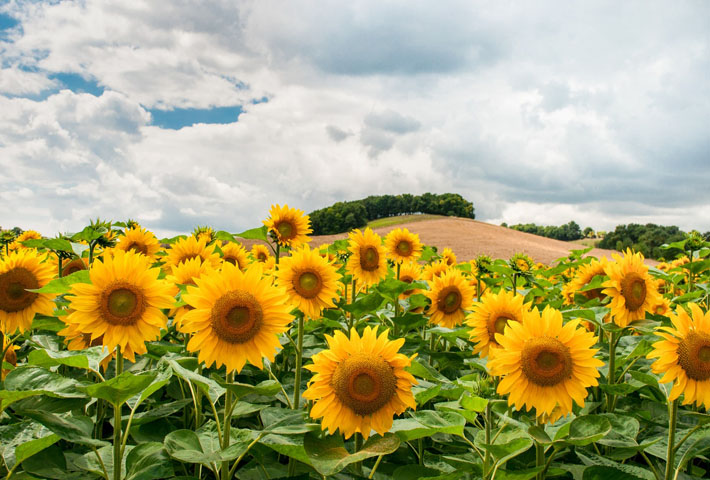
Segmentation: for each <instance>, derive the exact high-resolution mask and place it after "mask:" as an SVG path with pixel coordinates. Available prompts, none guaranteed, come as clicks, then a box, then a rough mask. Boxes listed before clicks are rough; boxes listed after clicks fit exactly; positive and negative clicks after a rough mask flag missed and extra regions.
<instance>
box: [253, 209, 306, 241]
mask: <svg viewBox="0 0 710 480" xmlns="http://www.w3.org/2000/svg"><path fill="white" fill-rule="evenodd" d="M264 225H266V228H268V229H269V231H270V232H271V233H272V235H274V236H275V237H276V241H277V242H278V243H280V244H281V245H287V246H289V247H292V248H295V247H298V246H299V245H301V244H304V243H308V242H309V241H310V240H311V239H310V238H309V237H308V234H309V233H311V232H312V231H313V230H312V229H311V220H310V217H309V216H308V215H304V214H303V210H298V209H296V208H289V206H288V205H284V206H283V207H281V206H279V205H272V206H271V209H270V210H269V218H267V219H266V220H264Z"/></svg>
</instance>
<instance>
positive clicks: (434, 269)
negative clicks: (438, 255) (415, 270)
mask: <svg viewBox="0 0 710 480" xmlns="http://www.w3.org/2000/svg"><path fill="white" fill-rule="evenodd" d="M449 268H451V267H449V265H448V264H447V263H446V260H437V261H436V262H434V263H430V264H429V265H427V266H425V267H424V270H423V271H422V279H423V280H426V281H427V282H429V281H431V280H434V279H435V278H436V277H440V276H441V275H442V274H443V273H444V272H446V271H447V270H448V269H449Z"/></svg>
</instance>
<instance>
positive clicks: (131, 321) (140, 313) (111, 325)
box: [59, 250, 175, 361]
mask: <svg viewBox="0 0 710 480" xmlns="http://www.w3.org/2000/svg"><path fill="white" fill-rule="evenodd" d="M149 267H150V265H149V263H148V260H147V258H146V257H145V256H144V255H141V254H139V253H136V252H133V251H128V252H124V251H123V250H114V251H113V253H112V254H111V255H107V256H105V257H104V259H103V261H101V262H94V264H93V265H92V266H91V269H90V270H89V276H90V278H91V283H75V284H73V285H72V286H71V290H70V292H69V297H68V298H69V302H70V304H69V308H71V309H73V310H74V312H73V313H71V314H69V315H67V316H66V317H65V318H64V322H65V323H66V324H67V328H66V329H64V330H62V331H60V332H59V334H60V335H62V336H68V335H69V334H70V333H71V334H73V333H74V332H76V331H79V332H81V333H88V334H91V339H90V341H92V342H93V341H94V340H96V339H98V338H99V337H101V336H103V345H105V346H107V347H108V349H109V350H110V351H113V350H114V349H115V348H116V347H117V346H120V347H121V351H122V352H123V353H124V355H125V356H126V358H128V359H129V360H130V361H134V360H135V357H134V354H136V353H139V354H140V353H146V347H145V342H146V341H150V340H155V339H157V338H158V337H159V335H160V329H161V328H165V326H166V323H167V318H166V317H165V315H164V314H163V312H162V311H161V309H162V308H170V307H172V306H173V304H174V303H175V298H174V294H175V287H174V286H173V285H171V284H170V283H169V282H167V281H165V280H159V279H158V275H159V274H160V269H159V268H149Z"/></svg>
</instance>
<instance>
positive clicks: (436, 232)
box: [244, 218, 657, 264]
mask: <svg viewBox="0 0 710 480" xmlns="http://www.w3.org/2000/svg"><path fill="white" fill-rule="evenodd" d="M395 228H407V229H409V231H410V232H413V233H416V234H418V235H419V239H420V240H421V241H422V242H423V243H425V244H426V245H432V246H436V247H437V248H438V249H439V251H441V250H443V249H444V248H445V247H449V248H451V250H453V251H454V253H455V254H456V258H457V259H458V261H459V262H462V261H467V260H471V259H473V258H476V257H477V256H478V255H481V254H486V255H490V256H491V257H492V258H503V259H508V258H510V257H511V256H512V255H513V254H514V253H517V252H522V253H526V254H528V255H530V257H532V259H533V260H535V261H536V262H541V263H545V264H552V263H553V262H554V261H555V260H557V259H559V258H562V257H566V256H567V255H569V253H570V252H571V251H572V250H578V249H581V248H583V246H581V245H578V244H574V243H568V242H562V241H560V240H553V239H551V238H545V237H540V236H538V235H532V234H530V233H524V232H518V231H517V230H511V229H509V228H505V227H499V226H497V225H491V224H489V223H484V222H479V221H477V220H470V219H467V218H440V219H433V220H424V221H420V222H413V223H407V224H402V225H394V226H390V227H382V228H375V229H374V231H375V232H377V233H378V234H379V235H381V236H382V237H384V236H385V235H387V233H389V232H390V231H391V230H394V229H395ZM346 237H347V234H344V233H343V234H337V235H321V236H314V237H312V240H311V245H312V246H319V245H322V244H324V243H332V242H333V241H334V240H337V239H340V238H346ZM244 243H245V245H247V246H248V247H249V248H250V247H251V245H252V244H253V243H254V242H253V241H248V240H246V241H245V242H244ZM612 253H618V252H615V251H614V250H604V249H600V248H595V249H593V250H592V251H591V252H589V255H593V256H595V257H598V258H601V257H607V258H609V259H611V254H612ZM648 262H649V263H653V264H655V263H657V262H654V261H653V260H649V261H648Z"/></svg>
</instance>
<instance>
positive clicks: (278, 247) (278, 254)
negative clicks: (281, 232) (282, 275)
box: [275, 240, 281, 270]
mask: <svg viewBox="0 0 710 480" xmlns="http://www.w3.org/2000/svg"><path fill="white" fill-rule="evenodd" d="M279 258H281V244H280V243H279V242H278V240H277V241H276V259H275V261H276V265H278V264H279ZM276 269H277V270H278V266H277V267H276Z"/></svg>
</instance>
